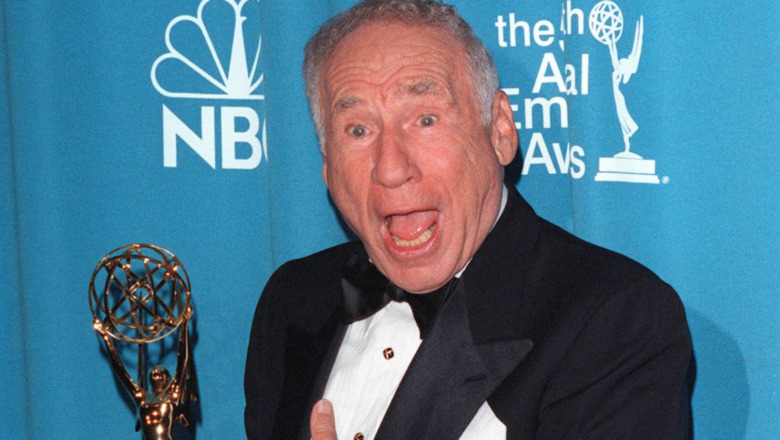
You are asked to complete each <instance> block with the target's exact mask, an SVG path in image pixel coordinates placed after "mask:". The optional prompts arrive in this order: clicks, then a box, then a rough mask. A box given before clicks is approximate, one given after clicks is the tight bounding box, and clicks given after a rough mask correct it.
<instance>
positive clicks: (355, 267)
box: [341, 255, 457, 339]
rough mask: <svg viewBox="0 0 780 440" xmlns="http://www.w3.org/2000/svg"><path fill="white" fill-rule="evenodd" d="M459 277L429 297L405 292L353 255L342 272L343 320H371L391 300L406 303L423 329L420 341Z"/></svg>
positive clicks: (363, 260) (366, 262)
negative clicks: (370, 317) (369, 318)
mask: <svg viewBox="0 0 780 440" xmlns="http://www.w3.org/2000/svg"><path fill="white" fill-rule="evenodd" d="M456 282H457V278H453V279H452V281H450V282H448V283H447V284H445V285H444V286H442V287H440V288H439V289H437V290H434V291H433V292H430V293H426V294H413V293H409V292H405V291H404V290H402V289H401V288H400V287H398V286H396V285H395V284H393V283H391V282H390V281H389V280H388V279H387V278H386V277H385V276H384V275H382V273H381V272H379V270H377V268H376V266H374V265H373V264H372V263H371V262H369V261H368V260H367V259H366V258H364V257H361V256H357V255H353V256H351V257H350V258H349V260H347V262H346V264H345V265H344V268H343V269H342V278H341V287H342V292H343V297H342V302H341V320H342V322H343V323H345V324H350V323H352V322H355V321H359V320H361V319H364V318H368V317H369V316H371V315H373V314H374V313H376V312H378V311H379V310H380V309H381V308H383V307H384V306H386V305H387V303H389V302H390V301H399V302H402V301H406V302H408V303H409V305H410V306H411V307H412V314H413V315H414V320H415V322H417V327H419V329H420V338H421V339H424V338H425V334H426V333H427V332H428V330H429V329H430V327H431V324H432V323H433V320H434V318H435V317H436V313H437V312H438V310H439V306H440V305H441V304H442V303H443V302H444V300H446V299H447V296H449V294H450V292H451V291H452V289H453V288H454V287H455V283H456Z"/></svg>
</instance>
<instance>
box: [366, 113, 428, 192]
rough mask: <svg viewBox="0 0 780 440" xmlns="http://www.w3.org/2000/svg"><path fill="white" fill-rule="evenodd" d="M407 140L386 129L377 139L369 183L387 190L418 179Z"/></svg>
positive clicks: (396, 131)
mask: <svg viewBox="0 0 780 440" xmlns="http://www.w3.org/2000/svg"><path fill="white" fill-rule="evenodd" d="M412 153H413V151H412V147H411V145H410V143H409V140H408V139H405V136H404V135H403V134H402V133H400V132H399V131H398V130H394V129H387V128H385V129H384V130H382V133H381V134H380V135H379V138H378V139H377V144H376V148H375V150H374V168H373V169H372V170H371V181H372V182H373V183H375V184H377V185H382V186H384V187H387V188H396V187H399V186H401V185H403V184H405V183H407V182H415V181H417V180H419V179H420V176H421V175H422V173H421V172H420V169H419V168H418V167H417V164H416V160H415V156H414V155H413V154H412Z"/></svg>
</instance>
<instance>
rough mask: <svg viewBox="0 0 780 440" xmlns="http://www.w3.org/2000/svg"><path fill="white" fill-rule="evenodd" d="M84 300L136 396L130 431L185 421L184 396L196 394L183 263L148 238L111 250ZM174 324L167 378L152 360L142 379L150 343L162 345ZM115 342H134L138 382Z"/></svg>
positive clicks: (154, 439) (159, 436) (148, 436)
mask: <svg viewBox="0 0 780 440" xmlns="http://www.w3.org/2000/svg"><path fill="white" fill-rule="evenodd" d="M89 307H90V309H91V310H92V316H93V318H94V321H93V327H94V329H95V331H96V332H97V333H98V334H99V335H100V338H101V340H102V341H103V343H104V344H105V347H106V351H107V353H108V358H109V361H110V364H111V368H112V370H113V371H114V373H115V374H116V376H117V378H118V379H119V382H120V383H121V384H122V385H123V386H124V388H125V389H126V390H127V391H128V393H129V394H130V396H131V397H132V400H133V402H134V403H135V407H136V414H137V419H136V431H141V432H142V435H143V437H142V438H143V439H144V440H171V427H172V425H173V423H174V422H179V423H181V424H182V425H184V426H188V424H189V421H188V420H187V416H188V414H187V410H186V408H187V405H186V403H187V402H188V401H190V400H197V395H196V389H195V372H194V369H193V364H192V351H191V348H192V347H191V346H190V338H189V328H188V326H189V320H190V318H191V317H192V304H191V302H190V280H189V277H188V276H187V272H186V271H185V270H184V266H182V264H181V262H179V260H178V259H177V258H176V257H175V256H174V255H173V254H172V253H170V252H169V251H167V250H165V249H163V248H160V247H158V246H154V245H149V244H131V245H127V246H123V247H120V248H118V249H115V250H114V251H112V252H111V253H109V254H108V255H106V256H105V257H103V259H102V260H100V263H98V265H97V267H96V268H95V271H94V272H93V274H92V279H91V280H90V283H89ZM177 331H178V340H177V342H176V371H175V373H174V375H173V377H171V374H170V372H169V371H168V369H167V368H166V367H165V366H163V365H155V366H154V367H153V368H152V369H151V371H150V372H149V374H148V377H149V384H150V386H147V385H146V366H147V365H146V364H147V359H146V356H147V353H148V352H149V351H150V350H152V349H153V348H156V349H158V351H164V350H165V344H164V342H165V340H166V338H168V339H167V341H169V342H170V338H169V337H171V336H173V335H174V333H175V332H177ZM115 341H116V342H118V343H122V344H129V347H131V348H132V347H133V346H135V347H136V348H137V351H138V380H137V381H136V380H134V379H133V377H132V375H131V374H130V373H128V371H127V370H126V369H125V366H124V364H123V362H122V359H121V356H120V352H119V351H117V347H116V346H115V345H114V343H115ZM153 346H154V347H153ZM126 347H127V346H126Z"/></svg>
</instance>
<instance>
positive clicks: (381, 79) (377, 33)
mask: <svg viewBox="0 0 780 440" xmlns="http://www.w3.org/2000/svg"><path fill="white" fill-rule="evenodd" d="M467 66H468V60H467V57H466V52H465V49H464V48H463V46H462V44H461V43H460V42H458V41H457V40H456V39H455V38H453V37H452V36H451V35H450V34H449V33H447V32H446V31H444V30H442V29H440V28H436V27H430V26H410V25H406V24H402V23H398V22H376V23H369V24H366V25H363V26H361V27H359V28H357V29H355V30H354V31H353V32H352V33H350V34H349V35H347V36H346V37H345V38H344V39H343V40H342V41H341V42H340V43H339V45H338V46H337V47H336V49H335V50H334V51H333V54H332V55H331V56H330V58H329V59H328V60H327V62H326V63H325V65H324V66H323V67H324V68H323V74H322V77H321V81H320V87H321V92H323V95H324V96H325V97H327V98H326V99H328V100H330V101H332V102H333V101H336V102H334V105H333V108H334V109H339V108H348V107H351V106H353V105H354V104H355V98H354V97H352V96H343V95H345V93H346V89H350V88H356V87H357V88H359V87H361V86H365V87H378V88H382V90H383V93H384V94H386V95H391V94H396V95H411V96H446V95H448V94H449V95H452V94H453V92H454V90H452V88H453V87H457V86H462V85H464V84H461V83H464V82H468V83H469V84H465V85H466V86H468V85H470V81H468V78H469V76H468V74H467V73H468V67H467ZM347 95H348V94H347Z"/></svg>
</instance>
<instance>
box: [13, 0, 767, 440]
mask: <svg viewBox="0 0 780 440" xmlns="http://www.w3.org/2000/svg"><path fill="white" fill-rule="evenodd" d="M352 3H353V1H346V0H345V1H338V0H306V1H303V0H301V1H297V0H296V1H291V0H260V1H257V0H249V1H245V0H241V1H240V2H239V0H203V1H200V0H133V1H128V0H91V1H86V0H71V1H67V2H53V1H45V0H2V2H1V3H0V4H1V5H2V6H0V14H2V15H1V16H0V389H2V391H3V392H2V395H1V396H0V421H2V425H3V428H2V431H3V434H2V437H3V438H6V439H52V438H58V439H80V438H110V439H132V438H139V435H138V434H137V433H135V432H134V431H133V427H134V415H133V413H132V411H131V408H130V406H129V405H128V401H127V399H126V397H125V396H124V395H123V394H122V393H123V392H124V391H122V390H120V389H119V387H118V385H117V382H116V381H115V380H114V377H113V373H112V372H111V369H110V368H109V363H108V360H107V357H106V355H105V351H104V350H103V349H102V345H101V342H100V340H99V338H98V337H97V336H96V334H95V332H94V331H93V330H92V327H91V321H92V315H91V313H90V311H89V306H88V301H87V288H88V284H89V280H90V276H91V274H92V271H93V269H94V268H95V266H96V265H97V263H98V261H99V260H100V258H101V257H102V256H103V255H105V254H107V253H108V252H109V251H111V250H112V249H114V248H116V247H119V246H121V245H125V244H128V243H136V242H141V243H153V244H157V245H159V246H162V247H164V248H167V249H169V250H171V251H172V252H173V253H174V254H176V255H177V256H178V257H179V258H180V259H181V261H182V262H183V263H184V265H185V266H186V268H187V270H188V271H189V273H190V278H191V281H192V288H193V293H192V295H193V301H194V306H195V317H194V319H193V321H194V330H193V334H194V339H195V346H194V357H195V365H196V370H197V373H198V381H199V387H200V401H199V405H198V408H197V409H198V411H197V417H196V421H195V422H196V423H195V424H194V430H192V431H190V434H192V433H193V431H194V434H195V435H196V436H197V438H200V439H238V438H242V437H243V435H244V434H243V420H242V417H243V415H242V412H243V406H244V401H243V390H242V380H243V370H244V358H245V350H246V346H247V342H248V336H249V328H250V324H251V320H252V315H253V311H254V307H255V304H256V303H257V300H258V297H259V295H260V293H261V291H262V288H263V286H264V284H265V282H266V280H267V279H268V277H269V276H270V275H271V273H272V271H273V270H274V269H275V268H276V267H278V266H279V265H280V264H282V263H283V262H285V261H286V260H289V259H291V258H296V257H301V256H304V255H307V254H310V253H312V252H314V251H317V250H320V249H323V248H325V247H328V246H332V245H334V244H337V243H340V242H343V241H345V240H347V239H348V234H347V233H346V231H345V230H344V229H343V227H342V225H341V223H340V222H339V218H338V215H337V213H336V212H335V211H334V209H333V206H332V205H331V204H330V202H329V200H328V197H327V193H326V190H325V188H324V186H323V184H322V182H321V178H320V166H321V159H320V157H319V152H318V149H317V140H316V137H315V134H314V131H313V128H312V124H311V122H310V120H309V115H308V110H307V104H306V100H305V96H304V93H303V85H302V83H303V82H302V77H301V74H300V66H301V62H302V58H303V53H302V52H303V46H304V44H305V42H306V40H307V39H308V37H309V36H310V35H311V34H312V33H313V32H314V31H315V29H316V28H317V27H318V25H319V24H320V23H322V22H323V21H324V20H325V19H326V18H327V17H329V16H331V15H332V14H334V13H336V12H338V11H340V10H342V9H344V8H346V7H347V6H349V5H351V4H352ZM454 4H455V5H456V6H457V7H458V9H459V10H460V12H461V13H462V15H463V16H464V17H465V18H466V20H467V21H469V22H470V23H471V24H472V25H473V26H474V28H475V29H476V31H477V33H478V34H479V36H480V37H481V38H482V39H483V40H484V41H485V43H486V45H487V46H488V48H489V49H490V50H491V52H492V53H493V56H494V59H495V62H496V65H497V67H498V70H499V74H500V77H501V87H502V88H504V89H505V90H506V91H507V93H508V94H509V96H510V101H511V102H512V104H513V105H515V106H516V111H515V117H516V119H517V122H518V124H519V125H518V132H519V134H520V139H521V150H522V152H523V155H524V157H525V161H524V162H520V161H517V162H516V163H514V164H513V165H512V166H511V167H510V169H509V174H510V179H511V180H510V182H511V184H514V185H517V187H518V188H519V190H520V192H521V193H522V194H523V195H524V196H525V197H526V198H527V199H528V200H529V201H530V203H531V204H532V205H533V206H534V207H535V209H536V210H537V212H538V213H539V214H541V215H542V216H544V217H546V218H548V219H550V220H551V221H553V222H554V223H556V224H558V225H560V226H562V227H564V228H566V229H567V230H569V231H572V232H573V233H575V234H577V235H578V236H580V237H583V238H585V239H587V240H590V241H592V242H595V243H597V244H599V245H602V246H605V247H607V248H610V249H613V250H616V251H618V252H621V253H624V254H626V255H628V256H630V257H632V258H634V259H636V260H638V261H639V262H641V263H643V264H645V265H646V266H648V267H650V268H651V269H652V270H654V271H656V272H657V273H658V274H659V275H660V276H661V277H662V278H664V279H665V280H666V281H668V282H669V283H670V284H672V285H673V286H674V287H675V288H676V289H677V291H678V292H679V294H680V297H681V298H682V301H683V303H684V304H685V307H686V310H687V313H688V320H689V325H690V329H691V333H692V335H693V342H694V349H695V355H696V361H697V370H696V372H697V375H696V383H695V389H694V394H693V412H694V424H695V436H696V439H699V440H708V439H723V440H741V439H748V440H767V439H777V438H780V417H778V414H780V377H779V375H780V354H779V353H780V350H779V349H780V346H779V345H780V344H779V343H778V339H779V337H780V318H779V317H778V316H779V315H780V302H779V301H780V300H778V293H779V292H778V284H780V268H779V266H780V264H779V263H780V257H779V256H778V255H780V167H779V166H778V165H780V160H778V151H779V150H778V148H779V147H780V142H779V141H778V139H780V128H778V127H780V119H779V117H778V115H780V104H778V102H780V96H779V93H778V90H780V87H779V86H778V84H780V32H779V31H778V23H779V22H780V3H778V2H776V1H770V2H733V1H731V0H711V1H707V2H680V1H671V0H657V1H647V0H615V2H614V3H612V2H606V3H605V2H597V1H596V0H571V1H569V0H566V1H563V2H559V1H557V0H491V1H485V2H477V1H467V0H457V1H454ZM592 11H595V12H594V13H593V14H591V12H592ZM242 17H243V18H242ZM244 18H245V20H244ZM639 27H641V32H638V28H639ZM611 42H614V52H615V55H616V57H617V60H620V59H624V61H622V62H620V61H618V62H617V63H615V64H614V65H613V62H612V59H611V55H610V44H611ZM632 54H633V55H632ZM616 66H617V67H616ZM616 69H617V72H618V75H617V76H615V77H614V78H613V74H614V72H616ZM629 74H630V75H629ZM613 79H616V80H617V81H616V82H617V83H618V84H617V86H615V85H613ZM621 97H622V98H621ZM627 115H628V117H629V118H630V119H631V120H633V121H634V125H633V126H632V124H631V123H630V121H629V120H628V119H626V116H627ZM621 119H622V121H623V122H624V124H623V126H625V127H627V129H628V130H627V131H628V132H632V128H636V131H635V132H633V133H631V134H632V135H631V136H630V137H629V141H630V152H631V153H632V154H635V155H637V157H633V159H625V157H620V156H618V157H617V158H616V157H615V156H616V155H618V154H619V153H621V152H624V151H625V140H624V136H623V131H622V129H621ZM638 156H641V159H639V158H638ZM627 163H630V164H633V165H632V167H631V168H627V167H626V164H627Z"/></svg>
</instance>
